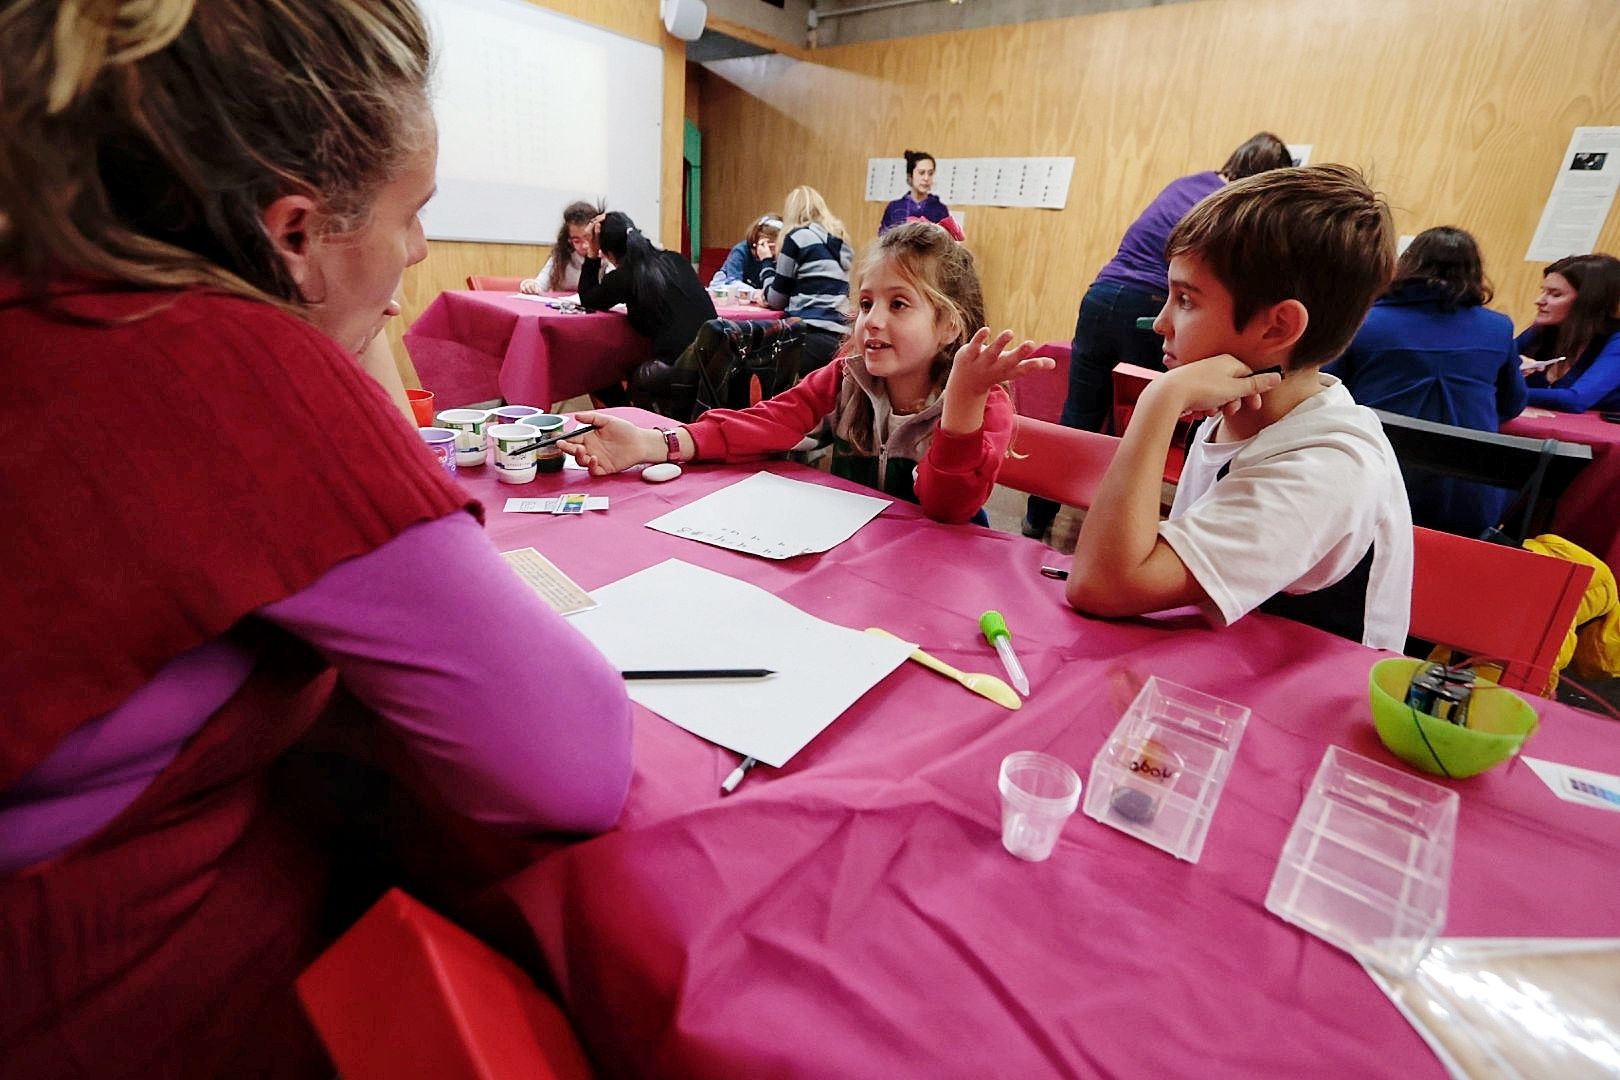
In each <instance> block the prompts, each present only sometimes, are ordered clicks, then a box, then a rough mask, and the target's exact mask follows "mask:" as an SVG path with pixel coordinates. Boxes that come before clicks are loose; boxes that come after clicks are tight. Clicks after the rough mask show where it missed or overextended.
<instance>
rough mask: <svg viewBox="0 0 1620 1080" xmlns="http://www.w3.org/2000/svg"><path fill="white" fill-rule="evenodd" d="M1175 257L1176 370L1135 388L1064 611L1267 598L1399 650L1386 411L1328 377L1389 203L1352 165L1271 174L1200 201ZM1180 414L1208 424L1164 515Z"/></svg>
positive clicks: (1381, 265) (1404, 609) (1402, 522)
mask: <svg viewBox="0 0 1620 1080" xmlns="http://www.w3.org/2000/svg"><path fill="white" fill-rule="evenodd" d="M1166 253H1167V254H1168V255H1169V256H1170V295H1169V298H1168V299H1167V300H1166V301H1165V305H1164V309H1163V310H1162V311H1160V312H1159V316H1158V319H1157V321H1156V322H1155V323H1154V324H1153V329H1154V330H1156V331H1157V332H1158V333H1159V334H1161V335H1162V336H1163V337H1164V359H1165V366H1166V367H1167V368H1168V369H1170V370H1169V372H1168V374H1166V375H1165V376H1164V377H1162V378H1159V379H1156V380H1154V381H1153V383H1152V384H1151V385H1150V386H1149V387H1148V389H1147V390H1146V391H1145V392H1144V393H1143V394H1142V397H1141V400H1140V401H1138V403H1137V406H1136V412H1135V414H1134V415H1133V416H1132V417H1131V423H1130V427H1128V428H1127V429H1126V431H1125V436H1124V438H1123V439H1121V440H1120V446H1119V451H1118V453H1116V454H1115V456H1114V460H1113V462H1112V464H1110V465H1109V468H1108V472H1107V473H1106V474H1105V475H1104V477H1103V482H1102V486H1101V487H1100V488H1099V489H1098V492H1097V498H1096V501H1095V503H1094V504H1093V506H1092V508H1091V511H1090V512H1089V513H1088V514H1087V515H1086V521H1085V525H1084V527H1083V528H1082V529H1081V530H1080V537H1079V540H1078V542H1077V544H1076V545H1075V552H1074V567H1073V569H1072V571H1071V572H1070V574H1069V584H1068V600H1069V603H1070V604H1072V605H1073V606H1074V607H1075V608H1077V609H1079V610H1081V611H1084V612H1088V613H1090V614H1094V615H1106V616H1119V615H1136V614H1141V613H1144V612H1149V611H1158V610H1162V609H1164V608H1171V607H1178V606H1180V605H1183V604H1198V605H1200V606H1202V607H1203V608H1204V609H1205V610H1206V611H1207V612H1209V613H1210V614H1211V616H1212V617H1214V618H1216V619H1218V620H1219V621H1220V622H1222V623H1227V624H1229V623H1232V622H1234V621H1236V620H1237V619H1239V618H1241V617H1242V616H1243V615H1245V614H1247V613H1248V612H1250V611H1253V610H1254V609H1256V608H1259V609H1261V610H1263V611H1269V612H1272V613H1274V614H1279V615H1284V616H1286V617H1289V618H1293V619H1297V620H1298V621H1300V622H1305V623H1309V624H1311V625H1313V626H1318V627H1320V628H1322V629H1325V630H1329V631H1331V632H1333V633H1337V634H1339V635H1340V636H1343V637H1348V638H1350V639H1351V640H1354V641H1360V642H1362V643H1364V644H1366V645H1371V646H1373V647H1375V648H1385V649H1393V650H1395V651H1397V652H1398V651H1400V650H1401V648H1402V647H1403V646H1404V644H1405V641H1406V628H1407V621H1408V617H1409V613H1410V608H1411V591H1412V519H1411V515H1410V512H1409V511H1408V509H1407V502H1406V491H1405V489H1404V487H1403V486H1402V482H1401V470H1400V466H1399V464H1398V463H1397V462H1396V460H1395V453H1394V451H1393V450H1392V449H1391V448H1390V445H1389V441H1388V440H1387V439H1386V438H1385V437H1384V431H1383V427H1382V426H1381V425H1380V424H1379V421H1378V417H1377V416H1376V415H1374V414H1373V412H1372V410H1370V409H1368V408H1366V407H1364V406H1360V405H1357V404H1356V403H1355V402H1354V401H1353V400H1352V399H1351V397H1350V394H1349V392H1348V391H1347V390H1346V389H1345V388H1344V386H1343V384H1341V383H1340V382H1339V380H1337V379H1335V378H1333V377H1332V376H1331V375H1324V374H1323V373H1322V372H1321V371H1320V368H1321V366H1322V365H1323V364H1324V363H1326V362H1327V361H1329V360H1332V359H1333V358H1334V357H1336V356H1338V355H1339V353H1340V352H1342V351H1343V350H1344V348H1345V346H1346V345H1347V344H1348V343H1349V341H1350V339H1351V337H1352V336H1353V335H1354V334H1355V332H1356V328H1357V327H1358V326H1360V325H1361V321H1362V319H1363V318H1364V317H1365V316H1366V314H1367V310H1368V308H1370V307H1371V305H1372V302H1373V298H1374V297H1376V296H1377V295H1378V294H1379V293H1381V292H1383V290H1384V288H1385V287H1386V286H1387V285H1388V284H1389V281H1390V278H1391V276H1392V275H1393V272H1394V262H1395V244H1394V228H1393V226H1392V223H1391V221H1390V216H1389V208H1388V207H1387V206H1386V205H1385V203H1384V202H1383V200H1382V199H1380V198H1379V197H1378V196H1377V195H1375V194H1374V193H1373V192H1372V191H1371V190H1370V189H1368V187H1367V185H1366V184H1365V182H1364V181H1363V180H1362V178H1361V176H1360V174H1359V173H1357V172H1356V171H1355V170H1354V169H1351V168H1349V167H1347V166H1343V165H1324V166H1317V167H1312V168H1305V169H1279V170H1275V171H1271V172H1266V173H1262V174H1261V175H1258V176H1254V177H1250V178H1249V179H1246V180H1240V181H1238V182H1237V183H1234V184H1230V185H1228V186H1227V187H1224V188H1222V189H1221V190H1220V191H1218V192H1216V193H1214V194H1213V195H1210V196H1209V197H1208V198H1206V199H1204V200H1203V201H1202V202H1200V203H1199V204H1198V205H1197V206H1196V207H1194V208H1193V209H1192V211H1191V212H1190V213H1189V214H1188V215H1187V216H1186V217H1185V218H1183V219H1182V220H1181V222H1180V223H1179V224H1178V225H1177V226H1176V227H1175V229H1174V230H1173V231H1172V232H1171V233H1170V241H1169V244H1168V246H1167V248H1166ZM1273 367H1276V368H1280V369H1281V372H1282V373H1281V374H1277V373H1276V372H1275V371H1274V370H1273V371H1268V370H1267V369H1268V368H1273ZM1187 412H1203V413H1207V414H1210V415H1212V416H1214V417H1215V419H1214V421H1213V422H1212V423H1207V424H1204V425H1202V426H1201V429H1200V431H1199V432H1198V435H1197V437H1196V438H1195V440H1194V442H1193V445H1192V447H1191V449H1190V450H1189V451H1188V454H1187V464H1186V468H1185V469H1184V471H1183V472H1182V476H1181V483H1180V485H1179V486H1178V488H1177V490H1176V498H1175V503H1174V505H1173V506H1172V508H1171V511H1170V519H1169V520H1168V521H1165V522H1162V523H1161V522H1160V521H1159V484H1160V476H1161V475H1162V473H1163V471H1164V461H1165V454H1166V451H1167V450H1168V448H1169V444H1170V437H1171V434H1172V432H1173V431H1174V429H1175V425H1176V420H1177V419H1178V418H1179V417H1180V416H1181V415H1182V414H1183V413H1187Z"/></svg>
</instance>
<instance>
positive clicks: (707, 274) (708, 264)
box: [697, 247, 731, 286]
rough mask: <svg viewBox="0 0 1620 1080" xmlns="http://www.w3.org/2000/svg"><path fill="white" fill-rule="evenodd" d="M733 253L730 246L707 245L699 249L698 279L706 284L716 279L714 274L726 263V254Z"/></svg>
mask: <svg viewBox="0 0 1620 1080" xmlns="http://www.w3.org/2000/svg"><path fill="white" fill-rule="evenodd" d="M730 254H731V249H730V248H723V247H706V248H700V249H699V250H698V267H697V275H698V280H699V281H701V282H703V284H704V285H705V286H707V285H708V284H709V282H710V281H712V280H713V279H714V275H715V274H716V273H717V272H718V271H719V270H720V268H721V267H722V266H724V265H725V264H726V256H727V255H730Z"/></svg>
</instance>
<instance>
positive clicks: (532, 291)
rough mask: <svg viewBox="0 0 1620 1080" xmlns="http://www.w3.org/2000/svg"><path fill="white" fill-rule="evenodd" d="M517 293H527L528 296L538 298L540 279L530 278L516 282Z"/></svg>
mask: <svg viewBox="0 0 1620 1080" xmlns="http://www.w3.org/2000/svg"><path fill="white" fill-rule="evenodd" d="M518 292H520V293H528V294H529V295H530V296H539V295H540V279H539V278H532V277H526V278H524V279H523V280H522V281H520V282H518Z"/></svg>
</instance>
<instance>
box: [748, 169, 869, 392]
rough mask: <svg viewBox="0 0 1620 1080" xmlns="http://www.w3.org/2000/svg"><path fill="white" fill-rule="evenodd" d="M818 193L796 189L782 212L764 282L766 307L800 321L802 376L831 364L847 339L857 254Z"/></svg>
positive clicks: (789, 194)
mask: <svg viewBox="0 0 1620 1080" xmlns="http://www.w3.org/2000/svg"><path fill="white" fill-rule="evenodd" d="M848 235H849V234H848V232H846V231H845V229H844V223H843V222H842V221H839V220H838V218H837V217H835V216H833V212H832V211H831V210H829V209H827V202H826V200H825V199H823V198H822V197H821V192H819V191H817V190H816V189H815V188H813V187H805V186H802V185H801V186H800V187H796V188H794V189H793V190H792V191H790V192H788V197H787V202H786V204H785V205H784V206H783V208H782V235H781V245H780V246H779V247H778V248H777V252H776V265H775V266H767V267H765V270H764V272H763V274H762V275H761V276H762V279H763V281H764V285H765V303H766V304H767V305H768V306H770V307H773V308H775V309H776V310H778V311H785V312H787V314H788V315H790V316H795V317H797V318H799V319H802V320H803V321H804V323H803V325H804V335H805V337H804V363H803V365H802V366H801V368H800V371H799V374H800V375H805V374H808V373H809V372H811V371H814V370H816V369H817V368H819V367H821V366H822V365H824V364H826V362H827V361H828V360H831V359H832V358H833V356H834V355H835V354H836V353H837V352H838V347H839V346H840V345H842V344H843V343H844V338H845V337H847V336H848V335H849V267H850V263H851V262H852V261H853V259H854V256H855V252H854V250H853V249H852V248H851V247H850V246H849V241H848V239H847V237H848Z"/></svg>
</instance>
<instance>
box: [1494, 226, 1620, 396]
mask: <svg viewBox="0 0 1620 1080" xmlns="http://www.w3.org/2000/svg"><path fill="white" fill-rule="evenodd" d="M1516 344H1517V345H1518V347H1519V354H1520V356H1521V357H1522V358H1523V359H1525V360H1530V361H1544V362H1545V361H1551V363H1549V364H1546V366H1545V367H1542V368H1540V370H1536V368H1534V367H1532V366H1530V365H1526V372H1525V380H1524V381H1525V383H1526V385H1528V386H1529V388H1530V404H1532V405H1536V406H1539V407H1541V408H1544V409H1557V410H1559V411H1560V412H1586V411H1587V410H1588V409H1603V410H1609V409H1620V259H1616V258H1615V257H1614V256H1613V255H1571V256H1569V257H1568V258H1563V259H1559V260H1558V261H1557V262H1555V263H1553V264H1552V265H1551V266H1549V267H1547V269H1546V272H1545V273H1544V274H1543V275H1542V278H1541V295H1539V296H1537V297H1536V318H1535V321H1534V322H1532V323H1531V324H1530V325H1529V326H1528V327H1526V328H1525V331H1524V333H1522V334H1520V335H1519V337H1518V340H1517V342H1516Z"/></svg>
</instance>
